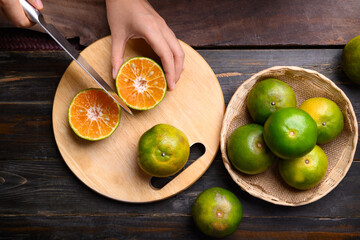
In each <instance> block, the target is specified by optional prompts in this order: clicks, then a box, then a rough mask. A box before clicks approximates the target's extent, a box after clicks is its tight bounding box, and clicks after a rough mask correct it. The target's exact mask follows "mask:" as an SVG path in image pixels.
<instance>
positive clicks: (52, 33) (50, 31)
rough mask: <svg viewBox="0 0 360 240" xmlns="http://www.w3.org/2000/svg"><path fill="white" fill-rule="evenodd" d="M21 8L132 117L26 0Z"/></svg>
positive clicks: (75, 52)
mask: <svg viewBox="0 0 360 240" xmlns="http://www.w3.org/2000/svg"><path fill="white" fill-rule="evenodd" d="M20 4H21V6H22V7H23V8H24V11H25V12H26V14H27V16H28V17H29V19H30V20H31V21H32V22H35V23H37V24H39V25H40V26H41V27H42V28H43V29H44V30H45V31H46V32H47V33H48V34H49V35H50V36H51V37H52V38H53V39H54V40H55V41H56V42H57V43H58V44H59V45H60V47H62V48H63V49H64V50H65V52H66V53H67V54H68V55H69V56H70V57H71V58H72V59H73V60H74V61H75V62H76V63H77V64H79V66H80V67H81V68H82V69H83V70H84V71H85V72H86V73H87V74H88V75H89V76H90V77H91V78H92V79H93V80H94V81H95V82H96V83H97V84H98V85H99V86H100V87H101V88H102V89H103V90H104V91H105V92H106V93H107V94H108V95H109V96H110V97H111V98H112V99H114V101H115V102H116V103H117V104H119V105H120V106H121V107H122V108H123V109H124V110H125V111H126V112H128V113H129V114H131V115H133V113H132V112H131V110H130V109H129V108H128V106H127V105H126V104H125V103H124V102H123V101H122V100H121V98H120V97H119V96H118V95H117V94H116V93H115V91H114V90H113V89H112V88H111V87H110V86H109V85H108V84H107V83H106V82H105V81H104V79H102V77H100V75H99V74H98V73H97V72H96V71H95V69H93V68H92V67H91V66H90V64H89V63H88V62H87V61H86V60H85V58H84V57H83V56H81V55H80V53H79V52H78V51H76V49H75V47H74V46H73V45H71V44H70V43H69V41H68V40H66V38H65V37H64V36H62V34H61V33H60V32H59V31H58V30H57V29H56V28H55V27H54V26H53V25H51V24H48V23H46V21H45V19H44V17H43V15H42V14H41V12H39V11H38V10H37V9H35V8H34V7H33V6H31V4H29V3H28V2H27V1H26V0H20Z"/></svg>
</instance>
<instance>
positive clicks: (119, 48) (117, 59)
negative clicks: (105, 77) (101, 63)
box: [111, 35, 127, 79]
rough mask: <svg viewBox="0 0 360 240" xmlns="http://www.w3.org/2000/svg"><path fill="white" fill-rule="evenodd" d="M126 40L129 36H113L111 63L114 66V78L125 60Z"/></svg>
mask: <svg viewBox="0 0 360 240" xmlns="http://www.w3.org/2000/svg"><path fill="white" fill-rule="evenodd" d="M126 42H127V37H124V36H122V35H113V36H112V50H111V64H112V67H113V69H112V75H113V78H114V79H115V78H116V75H117V72H118V71H119V68H120V66H121V64H122V63H123V61H124V53H125V45H126Z"/></svg>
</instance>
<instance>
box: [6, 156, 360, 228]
mask: <svg viewBox="0 0 360 240" xmlns="http://www.w3.org/2000/svg"><path fill="white" fill-rule="evenodd" d="M0 164H1V165H0V166H1V168H0V169H1V170H0V196H1V198H0V218H1V217H4V216H7V215H14V214H15V215H19V216H22V215H24V217H26V216H28V215H29V216H56V215H59V214H62V215H90V216H92V215H94V216H97V215H100V216H109V215H115V216H119V217H120V216H122V217H131V216H132V215H138V214H141V215H148V216H154V215H159V216H167V215H183V214H190V209H191V206H192V204H193V202H194V201H195V198H196V197H197V196H198V195H199V194H200V193H201V192H202V191H203V190H205V189H208V188H211V187H215V186H217V187H223V188H226V189H229V190H231V191H232V192H233V193H234V194H236V195H237V196H238V197H239V199H240V201H241V202H242V205H243V208H244V216H246V217H259V218H260V217H264V218H269V217H274V216H277V217H299V219H301V218H308V217H311V218H356V217H359V215H360V209H359V208H358V206H360V192H359V191H358V189H359V187H360V183H359V181H357V179H358V178H359V177H360V162H354V163H353V164H352V166H351V168H350V170H349V172H348V173H347V175H346V176H345V178H344V179H343V180H342V182H340V184H339V185H338V186H337V187H336V188H335V189H334V190H333V191H331V192H330V193H329V194H328V195H326V196H325V197H323V198H322V199H320V200H318V201H316V202H314V203H311V204H308V205H304V206H300V207H284V206H278V205H274V204H271V203H268V202H265V201H263V200H261V199H258V198H255V197H253V196H251V195H250V194H248V193H247V192H245V191H242V190H241V189H240V187H239V186H238V185H237V184H236V183H235V182H234V181H233V180H232V179H231V177H230V176H229V174H228V173H227V171H226V169H225V167H224V165H223V163H222V160H221V157H220V156H219V157H216V160H215V161H214V162H213V163H212V165H211V166H210V168H209V169H208V170H207V172H206V173H205V174H204V175H203V176H202V177H201V178H200V179H199V180H198V181H197V182H196V183H194V184H193V185H192V186H191V187H189V188H188V189H186V190H185V191H184V192H181V193H180V194H177V195H176V196H174V197H171V198H169V199H167V200H164V201H159V202H154V203H149V204H128V203H124V202H118V201H114V200H111V199H108V198H106V197H103V196H101V195H99V194H98V193H96V192H94V191H93V190H91V189H89V188H87V187H86V185H84V184H83V183H82V182H80V181H79V180H78V179H77V178H76V176H75V175H73V174H71V171H70V169H69V168H68V167H67V166H66V164H65V163H64V161H63V160H62V159H61V158H59V159H56V160H32V161H29V160H28V161H26V160H18V161H14V160H1V162H0ZM0 226H1V223H0Z"/></svg>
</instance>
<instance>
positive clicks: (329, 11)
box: [0, 0, 360, 47]
mask: <svg viewBox="0 0 360 240" xmlns="http://www.w3.org/2000/svg"><path fill="white" fill-rule="evenodd" d="M149 2H150V3H151V4H152V5H153V7H154V8H155V10H157V11H158V13H159V14H160V15H161V16H162V17H163V18H164V19H165V21H166V22H167V24H168V25H169V27H170V28H171V29H172V30H173V31H174V32H175V34H176V35H177V37H178V38H179V39H181V40H183V41H184V42H186V43H188V44H189V45H191V46H196V47H204V46H207V47H233V46H241V47H252V46H274V45H277V46H300V45H302V46H311V45H318V46H329V45H331V46H333V45H344V44H345V43H346V42H347V41H349V40H350V39H351V38H353V37H355V36H356V35H357V34H358V33H359V32H360V15H359V14H358V13H359V12H360V2H359V1H358V0H340V1H337V0H305V1H302V0H293V1H288V0H276V1H266V0H255V1H238V0H223V1H218V0H207V1H193V0H180V1H173V0H149ZM43 3H44V10H43V13H44V15H45V18H46V20H47V21H49V22H50V23H52V24H54V25H55V26H56V27H57V28H58V29H59V30H60V31H61V32H62V33H63V34H64V35H65V36H66V37H68V38H73V37H80V42H81V43H82V44H84V45H89V44H90V43H92V42H94V41H96V40H97V39H99V38H101V37H104V36H107V35H109V34H110V30H109V27H108V22H107V19H106V6H105V1H104V0H77V1H72V0H62V1H57V0H43ZM9 26H12V25H11V24H9V23H7V22H6V21H0V27H9ZM34 29H37V30H40V28H39V27H38V26H35V28H34Z"/></svg>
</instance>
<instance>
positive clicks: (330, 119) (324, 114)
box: [299, 97, 344, 144]
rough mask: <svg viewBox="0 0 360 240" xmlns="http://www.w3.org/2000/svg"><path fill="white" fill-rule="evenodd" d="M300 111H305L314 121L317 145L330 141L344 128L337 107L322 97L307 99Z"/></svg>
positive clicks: (342, 119) (342, 117)
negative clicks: (316, 129) (316, 130)
mask: <svg viewBox="0 0 360 240" xmlns="http://www.w3.org/2000/svg"><path fill="white" fill-rule="evenodd" d="M299 108H300V109H302V110H304V111H306V112H307V113H308V114H310V116H311V117H312V118H313V119H314V120H315V122H316V124H317V128H318V134H319V135H318V139H317V144H324V143H328V142H330V141H332V140H333V139H335V138H336V137H337V136H339V135H340V133H341V132H342V130H343V128H344V116H343V114H342V112H341V110H340V108H339V107H338V105H337V104H336V103H335V102H333V101H331V100H330V99H327V98H323V97H315V98H309V99H307V100H306V101H304V102H303V103H302V104H301V105H300V106H299Z"/></svg>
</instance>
